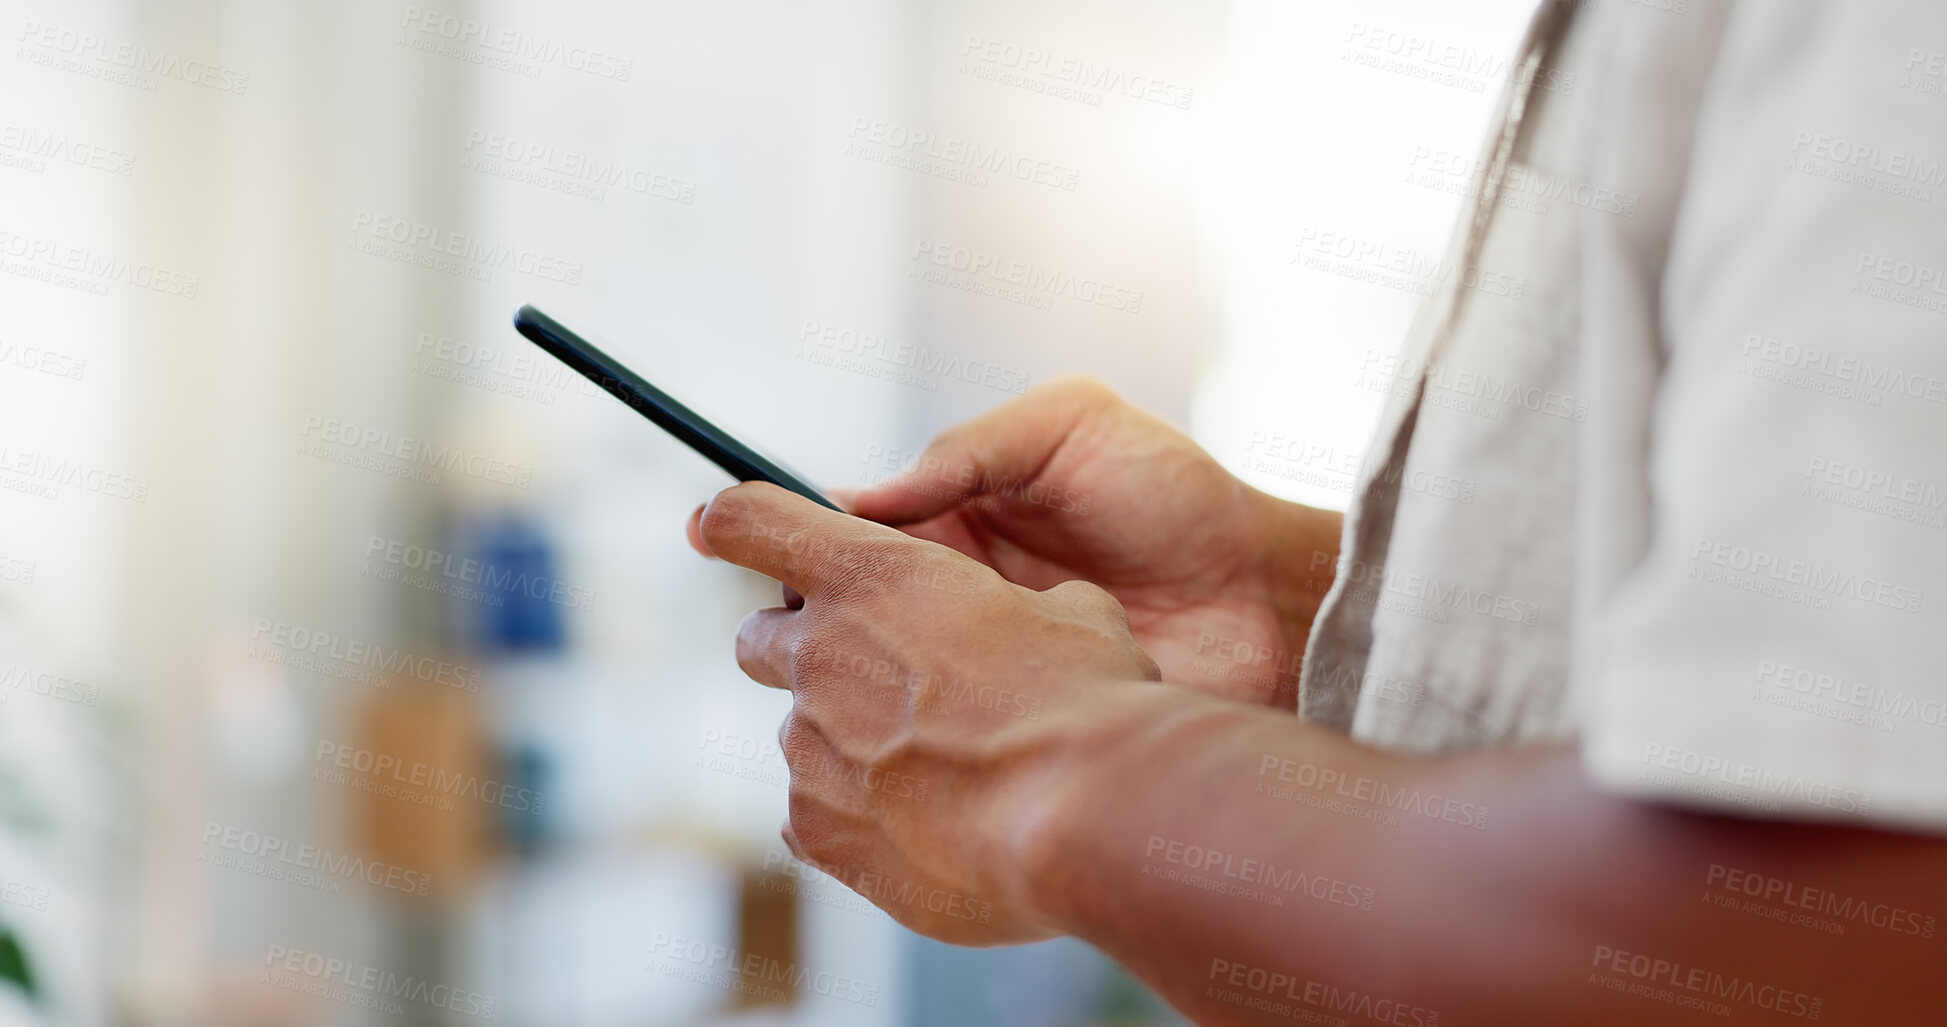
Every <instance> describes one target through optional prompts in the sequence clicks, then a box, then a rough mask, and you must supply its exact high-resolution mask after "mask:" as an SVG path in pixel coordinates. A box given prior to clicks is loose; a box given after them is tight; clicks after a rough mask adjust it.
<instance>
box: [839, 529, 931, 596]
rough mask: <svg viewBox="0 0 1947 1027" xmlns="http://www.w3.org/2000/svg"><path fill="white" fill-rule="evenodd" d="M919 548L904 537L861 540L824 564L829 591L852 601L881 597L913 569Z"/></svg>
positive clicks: (915, 542) (915, 543)
mask: <svg viewBox="0 0 1947 1027" xmlns="http://www.w3.org/2000/svg"><path fill="white" fill-rule="evenodd" d="M916 548H917V540H915V539H912V538H909V537H907V536H904V535H901V536H898V537H885V538H878V537H874V538H866V539H860V540H858V541H857V542H856V543H855V544H852V545H849V546H845V547H843V548H842V549H837V550H834V551H833V552H832V553H830V554H829V555H827V556H826V557H825V558H824V559H823V560H821V561H820V567H819V569H820V572H821V577H822V579H823V580H824V582H825V590H826V592H827V593H829V594H832V595H836V596H849V597H857V596H866V595H878V594H881V593H883V592H885V591H887V590H888V589H890V588H892V587H894V586H895V585H897V584H898V582H899V580H900V577H901V575H902V573H904V572H906V571H908V570H909V569H910V568H911V566H912V563H913V561H914V560H915V559H916Z"/></svg>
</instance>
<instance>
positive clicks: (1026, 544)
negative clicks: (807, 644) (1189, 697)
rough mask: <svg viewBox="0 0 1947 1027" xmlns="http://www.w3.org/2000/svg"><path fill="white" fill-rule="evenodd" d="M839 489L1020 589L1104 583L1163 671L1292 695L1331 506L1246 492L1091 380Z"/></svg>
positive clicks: (956, 433)
mask: <svg viewBox="0 0 1947 1027" xmlns="http://www.w3.org/2000/svg"><path fill="white" fill-rule="evenodd" d="M841 502H843V503H844V504H845V505H846V506H847V507H848V509H850V510H851V512H853V513H855V514H857V515H858V516H860V517H864V518H866V519H868V520H873V521H878V522H880V523H883V524H892V525H897V526H899V527H900V528H901V529H902V530H904V531H906V532H907V533H908V534H911V535H913V536H915V537H918V538H923V539H928V540H930V541H934V542H939V543H941V544H943V545H947V546H951V547H952V548H954V549H956V550H958V551H960V552H961V553H964V554H966V555H968V556H970V557H972V558H974V559H976V560H978V561H980V562H981V563H983V564H985V565H987V566H988V567H991V568H993V569H995V570H996V571H998V572H1000V574H1001V576H1002V577H1004V578H1006V579H1007V580H1008V581H1011V582H1014V583H1015V584H1018V585H1024V586H1026V587H1028V588H1033V589H1045V588H1047V587H1049V586H1051V585H1054V584H1056V583H1058V582H1062V581H1069V580H1074V579H1078V578H1079V579H1082V580H1085V581H1089V582H1092V583H1094V584H1096V585H1099V586H1101V587H1102V588H1103V589H1106V590H1107V591H1108V592H1109V594H1111V595H1113V596H1114V597H1115V598H1116V599H1117V600H1119V601H1120V602H1121V604H1122V606H1123V608H1124V609H1125V610H1126V611H1127V613H1128V617H1129V622H1130V625H1131V627H1132V629H1133V631H1134V634H1135V636H1136V640H1137V641H1138V642H1140V643H1141V644H1142V647H1143V649H1144V650H1145V651H1147V652H1148V653H1149V654H1150V655H1151V656H1152V657H1154V658H1155V660H1156V662H1157V664H1158V665H1159V666H1160V667H1161V669H1162V674H1163V680H1165V681H1167V682H1170V683H1172V684H1178V685H1187V686H1190V687H1194V688H1199V689H1202V690H1204V691H1207V692H1212V693H1215V694H1218V695H1223V696H1227V697H1230V698H1234V699H1242V700H1246V701H1250V702H1258V703H1267V704H1270V705H1275V706H1281V707H1284V708H1291V707H1293V706H1295V704H1296V701H1297V681H1298V670H1299V667H1300V664H1301V661H1302V657H1303V653H1304V649H1305V641H1306V638H1307V636H1308V635H1309V633H1310V630H1311V619H1312V616H1313V614H1314V613H1315V612H1316V611H1317V608H1318V603H1319V601H1320V599H1322V598H1323V595H1324V584H1325V583H1327V582H1329V581H1330V578H1331V572H1332V568H1333V567H1334V565H1335V564H1336V563H1337V559H1338V536H1339V515H1338V514H1336V513H1333V512H1330V511H1324V510H1316V509H1312V508H1310V507H1304V506H1299V505H1297V504H1293V503H1287V502H1284V501H1282V500H1279V499H1276V498H1274V497H1272V496H1269V495H1266V494H1265V493H1262V492H1259V491H1258V490H1256V489H1254V488H1251V487H1250V486H1248V485H1246V484H1244V483H1243V482H1241V481H1239V480H1238V479H1237V478H1236V477H1235V476H1234V475H1232V474H1231V473H1230V472H1229V471H1227V470H1225V469H1224V467H1223V466H1222V465H1220V464H1218V463H1217V461H1216V460H1214V459H1212V458H1211V457H1210V455H1209V454H1208V453H1206V452H1204V451H1203V449H1201V448H1200V447H1198V446H1197V445H1196V443H1194V442H1192V441H1191V440H1190V439H1189V438H1188V437H1186V436H1185V435H1184V434H1183V433H1182V432H1179V431H1177V430H1176V429H1175V428H1173V427H1171V426H1170V425H1169V424H1167V423H1165V422H1163V421H1161V420H1159V419H1157V418H1156V417H1153V416H1151V415H1149V414H1147V413H1145V412H1143V411H1142V410H1139V409H1137V408H1136V407H1134V406H1132V405H1130V404H1129V403H1128V402H1127V401H1125V400H1123V399H1122V398H1121V397H1119V396H1117V395H1116V394H1115V393H1114V392H1112V391H1110V390H1109V389H1108V388H1107V387H1106V386H1104V385H1102V384H1101V383H1099V382H1095V381H1092V380H1089V379H1085V378H1063V379H1059V380H1057V381H1054V382H1050V383H1047V384H1045V385H1042V386H1040V387H1038V388H1036V389H1033V390H1031V391H1029V392H1028V393H1027V394H1026V395H1024V396H1022V397H1021V398H1020V399H1017V400H1015V401H1013V402H1010V403H1008V404H1007V405H1005V406H1002V407H999V408H997V409H995V410H993V411H990V412H989V413H987V414H985V415H983V416H981V417H979V418H976V419H974V420H972V421H969V422H967V423H965V424H962V425H959V426H957V427H955V428H951V429H948V430H947V431H946V432H944V433H942V434H941V435H940V437H939V438H938V439H936V440H934V442H933V444H932V445H931V446H929V447H928V448H927V450H926V452H925V453H924V454H923V455H922V456H921V457H920V458H919V460H918V462H917V464H916V465H915V466H914V467H913V468H912V469H910V470H909V471H907V472H906V473H904V474H902V475H901V476H899V477H898V478H895V479H892V480H889V481H885V482H882V483H879V484H878V485H876V486H875V487H873V488H870V489H866V490H863V491H858V492H850V493H846V494H844V496H843V497H842V499H841ZM1308 575H1309V576H1310V577H1311V579H1312V580H1311V581H1309V582H1307V581H1306V578H1307V576H1308ZM1306 585H1310V586H1311V587H1306Z"/></svg>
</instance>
